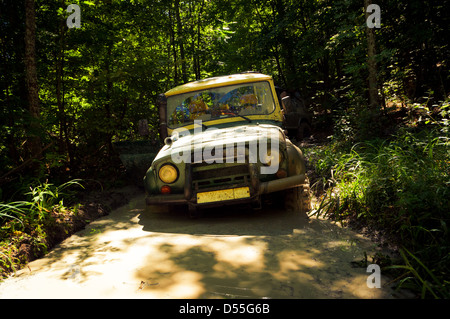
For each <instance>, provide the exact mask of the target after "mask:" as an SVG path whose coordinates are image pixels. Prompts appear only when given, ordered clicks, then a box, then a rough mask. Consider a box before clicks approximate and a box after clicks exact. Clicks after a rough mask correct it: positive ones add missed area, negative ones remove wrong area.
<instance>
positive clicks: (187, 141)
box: [154, 124, 285, 162]
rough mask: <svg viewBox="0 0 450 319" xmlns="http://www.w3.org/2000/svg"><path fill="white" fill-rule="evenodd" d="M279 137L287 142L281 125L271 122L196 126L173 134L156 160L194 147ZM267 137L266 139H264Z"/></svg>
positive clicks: (268, 139)
mask: <svg viewBox="0 0 450 319" xmlns="http://www.w3.org/2000/svg"><path fill="white" fill-rule="evenodd" d="M274 138H276V139H278V142H279V143H280V144H281V143H283V142H285V135H284V133H283V131H282V130H281V128H280V127H278V126H275V125H269V124H259V125H257V124H255V125H241V126H236V127H228V128H208V129H206V130H203V131H202V128H201V127H199V128H198V129H197V128H196V129H195V130H194V132H192V131H187V130H186V131H184V132H180V134H179V136H177V134H174V135H172V137H171V139H172V143H171V144H169V145H167V144H166V145H165V146H164V147H163V148H162V149H161V150H160V152H159V153H158V155H157V156H156V158H155V160H154V162H156V161H158V160H161V159H164V158H166V157H170V156H171V154H174V153H180V152H186V151H192V150H193V149H194V147H200V146H201V147H202V149H203V148H205V147H214V146H216V145H224V147H225V145H230V144H234V145H237V143H248V142H252V141H257V142H259V141H261V140H263V141H270V140H272V139H274ZM264 139H265V140H264Z"/></svg>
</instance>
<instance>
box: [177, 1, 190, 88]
mask: <svg viewBox="0 0 450 319" xmlns="http://www.w3.org/2000/svg"><path fill="white" fill-rule="evenodd" d="M175 17H176V19H177V40H178V45H179V47H180V58H181V77H182V79H183V82H184V83H186V82H187V81H188V80H187V70H186V56H185V54H184V43H183V40H184V35H183V25H182V24H181V16H180V1H179V0H175Z"/></svg>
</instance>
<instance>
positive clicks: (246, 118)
mask: <svg viewBox="0 0 450 319" xmlns="http://www.w3.org/2000/svg"><path fill="white" fill-rule="evenodd" d="M234 116H239V117H242V118H243V119H244V120H246V121H248V122H249V123H251V122H252V120H251V119H249V118H248V117H247V116H244V115H240V114H234Z"/></svg>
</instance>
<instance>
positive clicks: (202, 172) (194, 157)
mask: <svg viewBox="0 0 450 319" xmlns="http://www.w3.org/2000/svg"><path fill="white" fill-rule="evenodd" d="M158 109H159V116H160V135H161V137H162V138H165V146H164V147H163V148H162V149H161V150H160V152H159V153H158V154H157V156H156V158H155V159H154V161H153V163H152V164H151V166H150V168H149V169H148V171H147V173H146V174H145V177H144V187H145V190H146V193H147V196H146V202H147V204H148V205H169V206H170V205H187V206H188V207H189V212H190V214H191V216H193V217H194V216H197V212H198V209H201V208H206V207H213V206H222V205H233V204H244V203H245V204H250V205H252V206H253V207H260V205H261V197H262V196H264V195H265V194H269V193H277V192H278V193H279V192H281V191H283V195H282V196H283V199H284V201H283V202H284V205H285V208H286V209H288V210H293V211H298V212H301V213H303V214H304V213H305V212H306V211H308V210H309V209H310V196H309V181H308V178H307V177H306V175H305V172H306V167H305V161H304V158H303V154H302V152H301V150H300V149H299V148H298V147H297V146H295V145H294V144H293V143H292V142H291V141H290V140H289V139H288V138H287V137H286V135H285V133H284V131H283V130H282V129H281V126H282V123H283V111H282V109H281V106H280V104H279V101H278V98H277V95H276V91H275V87H274V84H273V80H272V78H271V77H270V76H268V75H264V74H260V73H242V74H234V75H229V76H221V77H214V78H209V79H205V80H200V81H195V82H192V83H187V84H184V85H181V86H178V87H176V88H174V89H172V90H170V91H168V92H166V93H165V94H161V95H160V96H159V103H158ZM168 136H170V137H168ZM279 195H280V196H281V194H279Z"/></svg>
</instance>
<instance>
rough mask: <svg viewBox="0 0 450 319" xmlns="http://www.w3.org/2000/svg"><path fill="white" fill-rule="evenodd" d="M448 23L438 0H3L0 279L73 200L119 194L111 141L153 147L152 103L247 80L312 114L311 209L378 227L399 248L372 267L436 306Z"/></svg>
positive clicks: (443, 210) (441, 275) (444, 278)
mask: <svg viewBox="0 0 450 319" xmlns="http://www.w3.org/2000/svg"><path fill="white" fill-rule="evenodd" d="M71 4H77V5H78V6H79V8H80V16H79V21H78V22H79V25H73V24H71V23H70V22H72V20H73V19H72V16H71V14H72V13H73V11H71V10H67V9H68V6H69V5H71ZM371 4H376V5H378V7H379V8H380V11H379V17H380V21H379V22H380V25H378V26H375V27H373V28H369V27H368V22H369V21H370V20H371V19H372V17H371V16H370V15H371V12H367V10H366V8H367V7H368V6H369V5H371ZM375 12H376V11H375ZM449 12H450V1H446V0H433V1H421V0H408V1H405V0H401V1H399V0H379V1H377V2H376V3H375V2H373V3H372V0H338V1H331V0H245V1H244V0H220V1H210V0H186V1H180V0H148V1H146V0H127V1H121V0H92V1H81V0H70V1H66V0H19V1H13V0H1V2H0V43H1V46H0V50H1V51H0V57H1V58H0V87H1V90H0V225H1V229H0V274H1V275H6V274H7V273H10V272H12V271H13V270H15V268H19V267H20V266H21V265H22V266H23V265H24V264H25V262H26V260H24V258H22V257H21V256H20V254H19V253H18V251H19V247H20V245H21V243H23V242H24V240H26V241H27V242H28V243H30V242H33V243H35V244H34V247H35V248H34V255H36V256H38V255H40V254H42V253H43V252H45V251H46V250H47V249H48V248H49V247H48V246H49V245H48V242H46V239H45V238H46V237H47V236H48V234H47V233H48V232H49V231H50V229H51V226H49V225H50V224H51V220H52V218H54V214H52V212H54V211H55V210H59V211H70V210H73V209H72V208H69V207H68V206H69V204H68V203H71V205H74V207H76V204H77V203H76V196H74V194H73V192H72V191H71V190H72V189H75V190H77V191H82V189H83V187H85V188H84V189H85V190H87V189H89V187H90V186H89V185H92V184H95V183H96V182H95V181H98V183H101V184H102V185H103V186H104V187H106V188H107V187H114V186H115V185H117V184H118V183H121V178H122V176H123V174H124V172H123V168H122V167H121V164H120V160H119V158H118V155H117V152H116V150H115V149H114V142H118V141H125V140H140V139H144V138H146V139H152V140H154V141H155V143H160V141H159V138H158V135H159V133H158V112H157V108H156V106H155V105H156V99H157V96H158V94H160V93H163V92H165V91H167V90H169V89H171V88H173V87H174V86H176V85H179V84H183V83H186V82H189V81H193V80H197V79H203V78H206V77H210V76H218V75H226V74H233V73H239V72H243V71H258V72H262V73H264V74H269V75H271V76H273V78H274V80H275V82H276V84H277V85H278V86H280V87H283V88H285V89H287V90H290V91H292V92H297V93H298V94H299V95H300V96H301V98H302V100H303V101H304V103H305V105H307V106H308V108H309V109H310V110H311V111H312V112H314V122H313V134H312V137H311V139H310V141H312V142H314V143H309V144H305V149H304V153H305V156H306V158H307V160H308V163H309V165H310V166H311V170H312V171H313V178H312V182H314V184H313V183H312V185H311V186H312V189H313V191H314V192H315V194H316V195H317V196H318V199H319V200H318V202H319V205H318V207H316V209H315V210H314V211H313V213H314V214H316V215H318V216H325V217H328V218H333V219H336V220H340V221H343V222H347V223H349V224H358V225H361V224H362V225H365V227H366V228H369V229H376V230H377V231H380V230H381V232H382V233H383V234H385V236H386V238H389V239H390V240H392V241H393V242H395V243H396V244H397V245H398V247H400V249H399V252H400V256H401V259H400V260H399V261H396V262H393V261H389V260H387V258H381V257H380V261H379V262H380V263H383V265H384V266H385V267H387V268H389V269H390V271H392V272H393V274H394V277H396V278H397V280H398V283H399V285H400V286H402V287H405V288H409V289H413V290H414V291H417V294H418V296H421V297H423V298H448V297H449V296H450V282H449V280H448V278H449V275H450V234H449V229H448V227H449V225H450V210H449V207H450V185H449V183H450V149H449V118H450V116H449V111H450V107H449V103H450V93H449V89H450V72H449V71H450V64H449V57H450V33H449V32H448V31H449V30H450V16H449V14H448V13H449ZM142 119H146V120H147V121H148V128H149V131H150V133H149V135H148V137H142V136H140V135H139V121H140V120H142ZM69 190H70V191H69ZM63 199H66V201H65V202H64V201H63ZM12 243H13V244H12Z"/></svg>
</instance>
